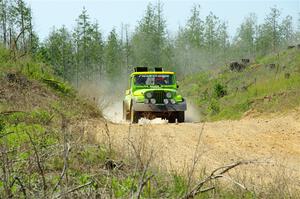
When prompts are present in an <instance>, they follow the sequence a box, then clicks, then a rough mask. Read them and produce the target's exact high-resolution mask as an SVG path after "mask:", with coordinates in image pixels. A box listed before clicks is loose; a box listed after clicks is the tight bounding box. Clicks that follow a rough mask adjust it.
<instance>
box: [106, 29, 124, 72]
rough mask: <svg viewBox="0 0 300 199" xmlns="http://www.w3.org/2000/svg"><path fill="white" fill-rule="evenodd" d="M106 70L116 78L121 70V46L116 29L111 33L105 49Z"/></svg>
mask: <svg viewBox="0 0 300 199" xmlns="http://www.w3.org/2000/svg"><path fill="white" fill-rule="evenodd" d="M104 58H105V71H106V74H107V75H108V76H109V77H110V78H115V77H116V76H117V75H118V74H119V73H120V71H121V67H120V66H121V60H122V59H121V47H120V42H119V40H118V36H117V33H116V30H115V29H112V31H111V32H110V33H109V36H108V39H107V44H106V46H105V49H104Z"/></svg>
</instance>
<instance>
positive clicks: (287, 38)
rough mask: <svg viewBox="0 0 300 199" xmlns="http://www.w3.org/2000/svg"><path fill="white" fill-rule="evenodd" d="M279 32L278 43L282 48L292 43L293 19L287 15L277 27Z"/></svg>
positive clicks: (293, 35) (293, 36) (293, 37)
mask: <svg viewBox="0 0 300 199" xmlns="http://www.w3.org/2000/svg"><path fill="white" fill-rule="evenodd" d="M279 31H280V36H281V38H280V43H281V45H283V46H286V45H288V44H289V43H290V42H293V40H294V39H295V33H294V27H293V18H292V17H291V16H290V15H288V16H286V17H285V18H284V19H283V20H282V22H281V25H280V27H279Z"/></svg>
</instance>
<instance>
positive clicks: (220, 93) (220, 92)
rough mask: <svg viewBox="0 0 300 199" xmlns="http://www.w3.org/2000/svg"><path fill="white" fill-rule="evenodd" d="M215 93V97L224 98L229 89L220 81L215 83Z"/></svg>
mask: <svg viewBox="0 0 300 199" xmlns="http://www.w3.org/2000/svg"><path fill="white" fill-rule="evenodd" d="M213 95H214V97H217V98H222V97H224V96H225V95H227V90H226V88H225V86H223V85H222V84H220V83H216V84H215V85H214V92H213Z"/></svg>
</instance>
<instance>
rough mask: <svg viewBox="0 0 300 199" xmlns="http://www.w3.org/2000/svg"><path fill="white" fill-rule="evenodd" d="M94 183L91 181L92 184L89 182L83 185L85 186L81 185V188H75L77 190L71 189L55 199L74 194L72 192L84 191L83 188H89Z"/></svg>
mask: <svg viewBox="0 0 300 199" xmlns="http://www.w3.org/2000/svg"><path fill="white" fill-rule="evenodd" d="M92 183H93V182H92V181H90V182H88V183H86V184H83V185H80V186H78V187H75V188H73V189H70V190H68V191H66V192H65V193H62V194H59V195H58V196H56V197H55V198H60V197H62V196H65V195H66V194H69V193H72V192H74V191H77V190H79V189H82V188H84V187H86V186H89V185H90V184H92Z"/></svg>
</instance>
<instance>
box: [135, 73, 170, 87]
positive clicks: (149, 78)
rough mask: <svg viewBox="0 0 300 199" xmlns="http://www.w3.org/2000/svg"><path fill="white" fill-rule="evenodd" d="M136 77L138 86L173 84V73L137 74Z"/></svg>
mask: <svg viewBox="0 0 300 199" xmlns="http://www.w3.org/2000/svg"><path fill="white" fill-rule="evenodd" d="M134 79H135V85H137V86H144V85H146V86H148V85H172V84H173V75H165V74H163V75H160V74H149V75H135V76H134Z"/></svg>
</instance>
